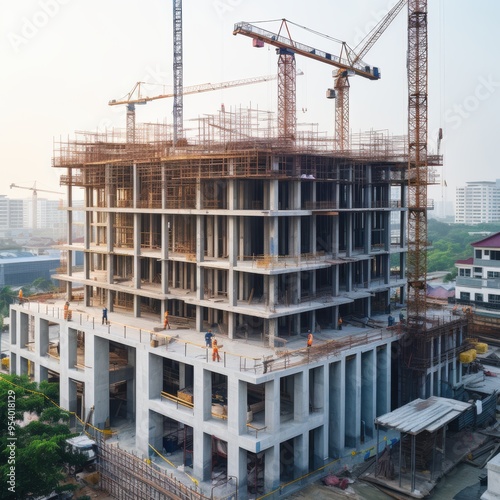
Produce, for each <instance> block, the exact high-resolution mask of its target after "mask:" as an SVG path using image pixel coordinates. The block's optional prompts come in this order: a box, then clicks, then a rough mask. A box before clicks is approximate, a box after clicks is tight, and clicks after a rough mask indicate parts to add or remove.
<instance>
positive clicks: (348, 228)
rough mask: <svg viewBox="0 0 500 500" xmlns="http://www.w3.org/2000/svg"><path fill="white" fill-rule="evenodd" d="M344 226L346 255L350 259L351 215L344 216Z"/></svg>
mask: <svg viewBox="0 0 500 500" xmlns="http://www.w3.org/2000/svg"><path fill="white" fill-rule="evenodd" d="M345 216H346V218H345V225H346V238H345V239H346V255H347V257H350V256H351V255H352V213H347V212H346V214H345Z"/></svg>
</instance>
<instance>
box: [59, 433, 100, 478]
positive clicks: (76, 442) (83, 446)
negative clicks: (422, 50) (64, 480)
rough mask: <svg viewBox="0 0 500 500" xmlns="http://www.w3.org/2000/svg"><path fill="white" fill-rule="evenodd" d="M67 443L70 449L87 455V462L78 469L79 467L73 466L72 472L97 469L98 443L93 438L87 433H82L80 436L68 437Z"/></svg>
mask: <svg viewBox="0 0 500 500" xmlns="http://www.w3.org/2000/svg"><path fill="white" fill-rule="evenodd" d="M66 444H67V445H68V449H69V451H71V452H73V453H81V454H82V455H84V456H85V462H84V463H83V465H82V467H81V468H79V470H77V469H78V468H77V467H75V466H72V467H70V470H69V472H70V473H72V474H76V473H77V472H81V471H82V470H88V471H91V470H95V466H96V461H97V444H96V442H95V441H94V440H93V439H90V438H89V437H88V436H86V435H85V434H81V435H80V436H76V437H72V438H69V439H66Z"/></svg>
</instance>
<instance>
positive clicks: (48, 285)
mask: <svg viewBox="0 0 500 500" xmlns="http://www.w3.org/2000/svg"><path fill="white" fill-rule="evenodd" d="M30 289H31V290H32V293H37V292H51V291H53V290H55V289H56V286H55V285H54V283H53V282H52V281H50V280H48V279H46V278H37V279H36V280H35V281H33V283H31V285H30Z"/></svg>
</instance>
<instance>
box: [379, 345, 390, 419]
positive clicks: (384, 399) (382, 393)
mask: <svg viewBox="0 0 500 500" xmlns="http://www.w3.org/2000/svg"><path fill="white" fill-rule="evenodd" d="M376 356H377V378H376V383H377V407H376V411H377V414H376V415H375V416H376V417H379V416H380V415H384V414H386V413H389V412H390V411H391V369H390V366H391V359H392V356H391V346H390V345H387V346H385V347H381V348H380V349H379V350H377V351H376Z"/></svg>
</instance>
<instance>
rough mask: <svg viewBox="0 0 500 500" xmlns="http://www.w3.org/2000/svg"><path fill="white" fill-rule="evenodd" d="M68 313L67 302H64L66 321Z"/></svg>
mask: <svg viewBox="0 0 500 500" xmlns="http://www.w3.org/2000/svg"><path fill="white" fill-rule="evenodd" d="M68 312H69V302H66V304H64V319H68Z"/></svg>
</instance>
